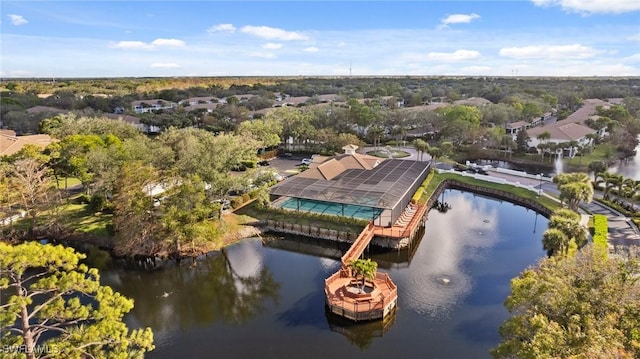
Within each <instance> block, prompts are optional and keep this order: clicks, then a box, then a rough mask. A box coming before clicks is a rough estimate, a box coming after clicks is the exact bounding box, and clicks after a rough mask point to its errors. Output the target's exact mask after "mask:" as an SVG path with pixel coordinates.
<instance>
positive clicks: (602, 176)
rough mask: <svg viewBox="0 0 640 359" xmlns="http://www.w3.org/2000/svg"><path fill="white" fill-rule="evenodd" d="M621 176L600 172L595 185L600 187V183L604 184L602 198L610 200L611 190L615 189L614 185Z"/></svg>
mask: <svg viewBox="0 0 640 359" xmlns="http://www.w3.org/2000/svg"><path fill="white" fill-rule="evenodd" d="M618 176H619V175H616V174H613V173H611V172H609V171H604V172H600V173H598V174H597V175H596V180H595V185H596V186H598V187H599V185H600V183H604V188H603V190H602V197H604V199H609V190H610V189H611V188H612V187H613V186H612V184H613V183H614V182H615V181H616V177H618Z"/></svg>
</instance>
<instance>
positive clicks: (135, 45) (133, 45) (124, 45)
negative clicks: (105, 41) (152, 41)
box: [112, 41, 153, 50]
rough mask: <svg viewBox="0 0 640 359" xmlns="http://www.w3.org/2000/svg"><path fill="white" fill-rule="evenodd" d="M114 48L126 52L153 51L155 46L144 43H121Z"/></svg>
mask: <svg viewBox="0 0 640 359" xmlns="http://www.w3.org/2000/svg"><path fill="white" fill-rule="evenodd" d="M112 47H115V48H117V49H125V50H151V49H152V48H153V46H151V45H149V44H147V43H145V42H142V41H120V42H117V43H116V44H114V45H113V46H112Z"/></svg>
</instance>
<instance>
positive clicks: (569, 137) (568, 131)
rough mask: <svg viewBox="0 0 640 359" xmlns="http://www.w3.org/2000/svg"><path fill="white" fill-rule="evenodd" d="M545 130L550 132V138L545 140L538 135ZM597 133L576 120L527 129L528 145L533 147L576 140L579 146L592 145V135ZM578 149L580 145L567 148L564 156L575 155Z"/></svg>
mask: <svg viewBox="0 0 640 359" xmlns="http://www.w3.org/2000/svg"><path fill="white" fill-rule="evenodd" d="M544 132H548V133H549V138H548V139H545V140H540V139H538V136H539V135H540V134H542V133H544ZM595 133H597V131H596V130H594V129H592V128H590V127H587V126H585V125H581V124H579V123H574V122H569V123H567V122H565V121H560V122H556V123H553V124H550V125H547V126H543V127H534V128H531V129H528V130H527V135H529V140H528V142H527V145H528V146H529V147H530V148H531V147H538V145H539V144H540V143H556V144H562V143H568V142H571V141H575V142H576V143H577V144H578V146H591V145H592V144H593V139H592V138H591V135H593V134H595ZM577 151H578V147H577V146H574V147H570V148H565V149H564V153H563V156H567V157H573V156H575V154H576V152H577Z"/></svg>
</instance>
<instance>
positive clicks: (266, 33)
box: [240, 25, 309, 41]
mask: <svg viewBox="0 0 640 359" xmlns="http://www.w3.org/2000/svg"><path fill="white" fill-rule="evenodd" d="M240 31H242V32H244V33H245V34H250V35H253V36H257V37H261V38H263V39H267V40H280V41H292V40H308V39H309V38H308V37H307V36H306V35H304V34H301V33H299V32H294V31H286V30H282V29H278V28H275V27H268V26H251V25H247V26H243V27H242V28H241V29H240Z"/></svg>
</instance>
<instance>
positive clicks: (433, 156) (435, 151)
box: [427, 146, 442, 166]
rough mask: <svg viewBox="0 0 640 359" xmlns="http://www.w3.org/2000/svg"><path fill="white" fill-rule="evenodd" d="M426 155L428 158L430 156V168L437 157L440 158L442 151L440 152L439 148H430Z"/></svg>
mask: <svg viewBox="0 0 640 359" xmlns="http://www.w3.org/2000/svg"><path fill="white" fill-rule="evenodd" d="M427 153H428V154H429V156H431V166H433V164H434V162H435V161H436V159H437V158H438V157H440V156H442V150H440V148H439V147H433V146H431V147H429V148H427Z"/></svg>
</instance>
